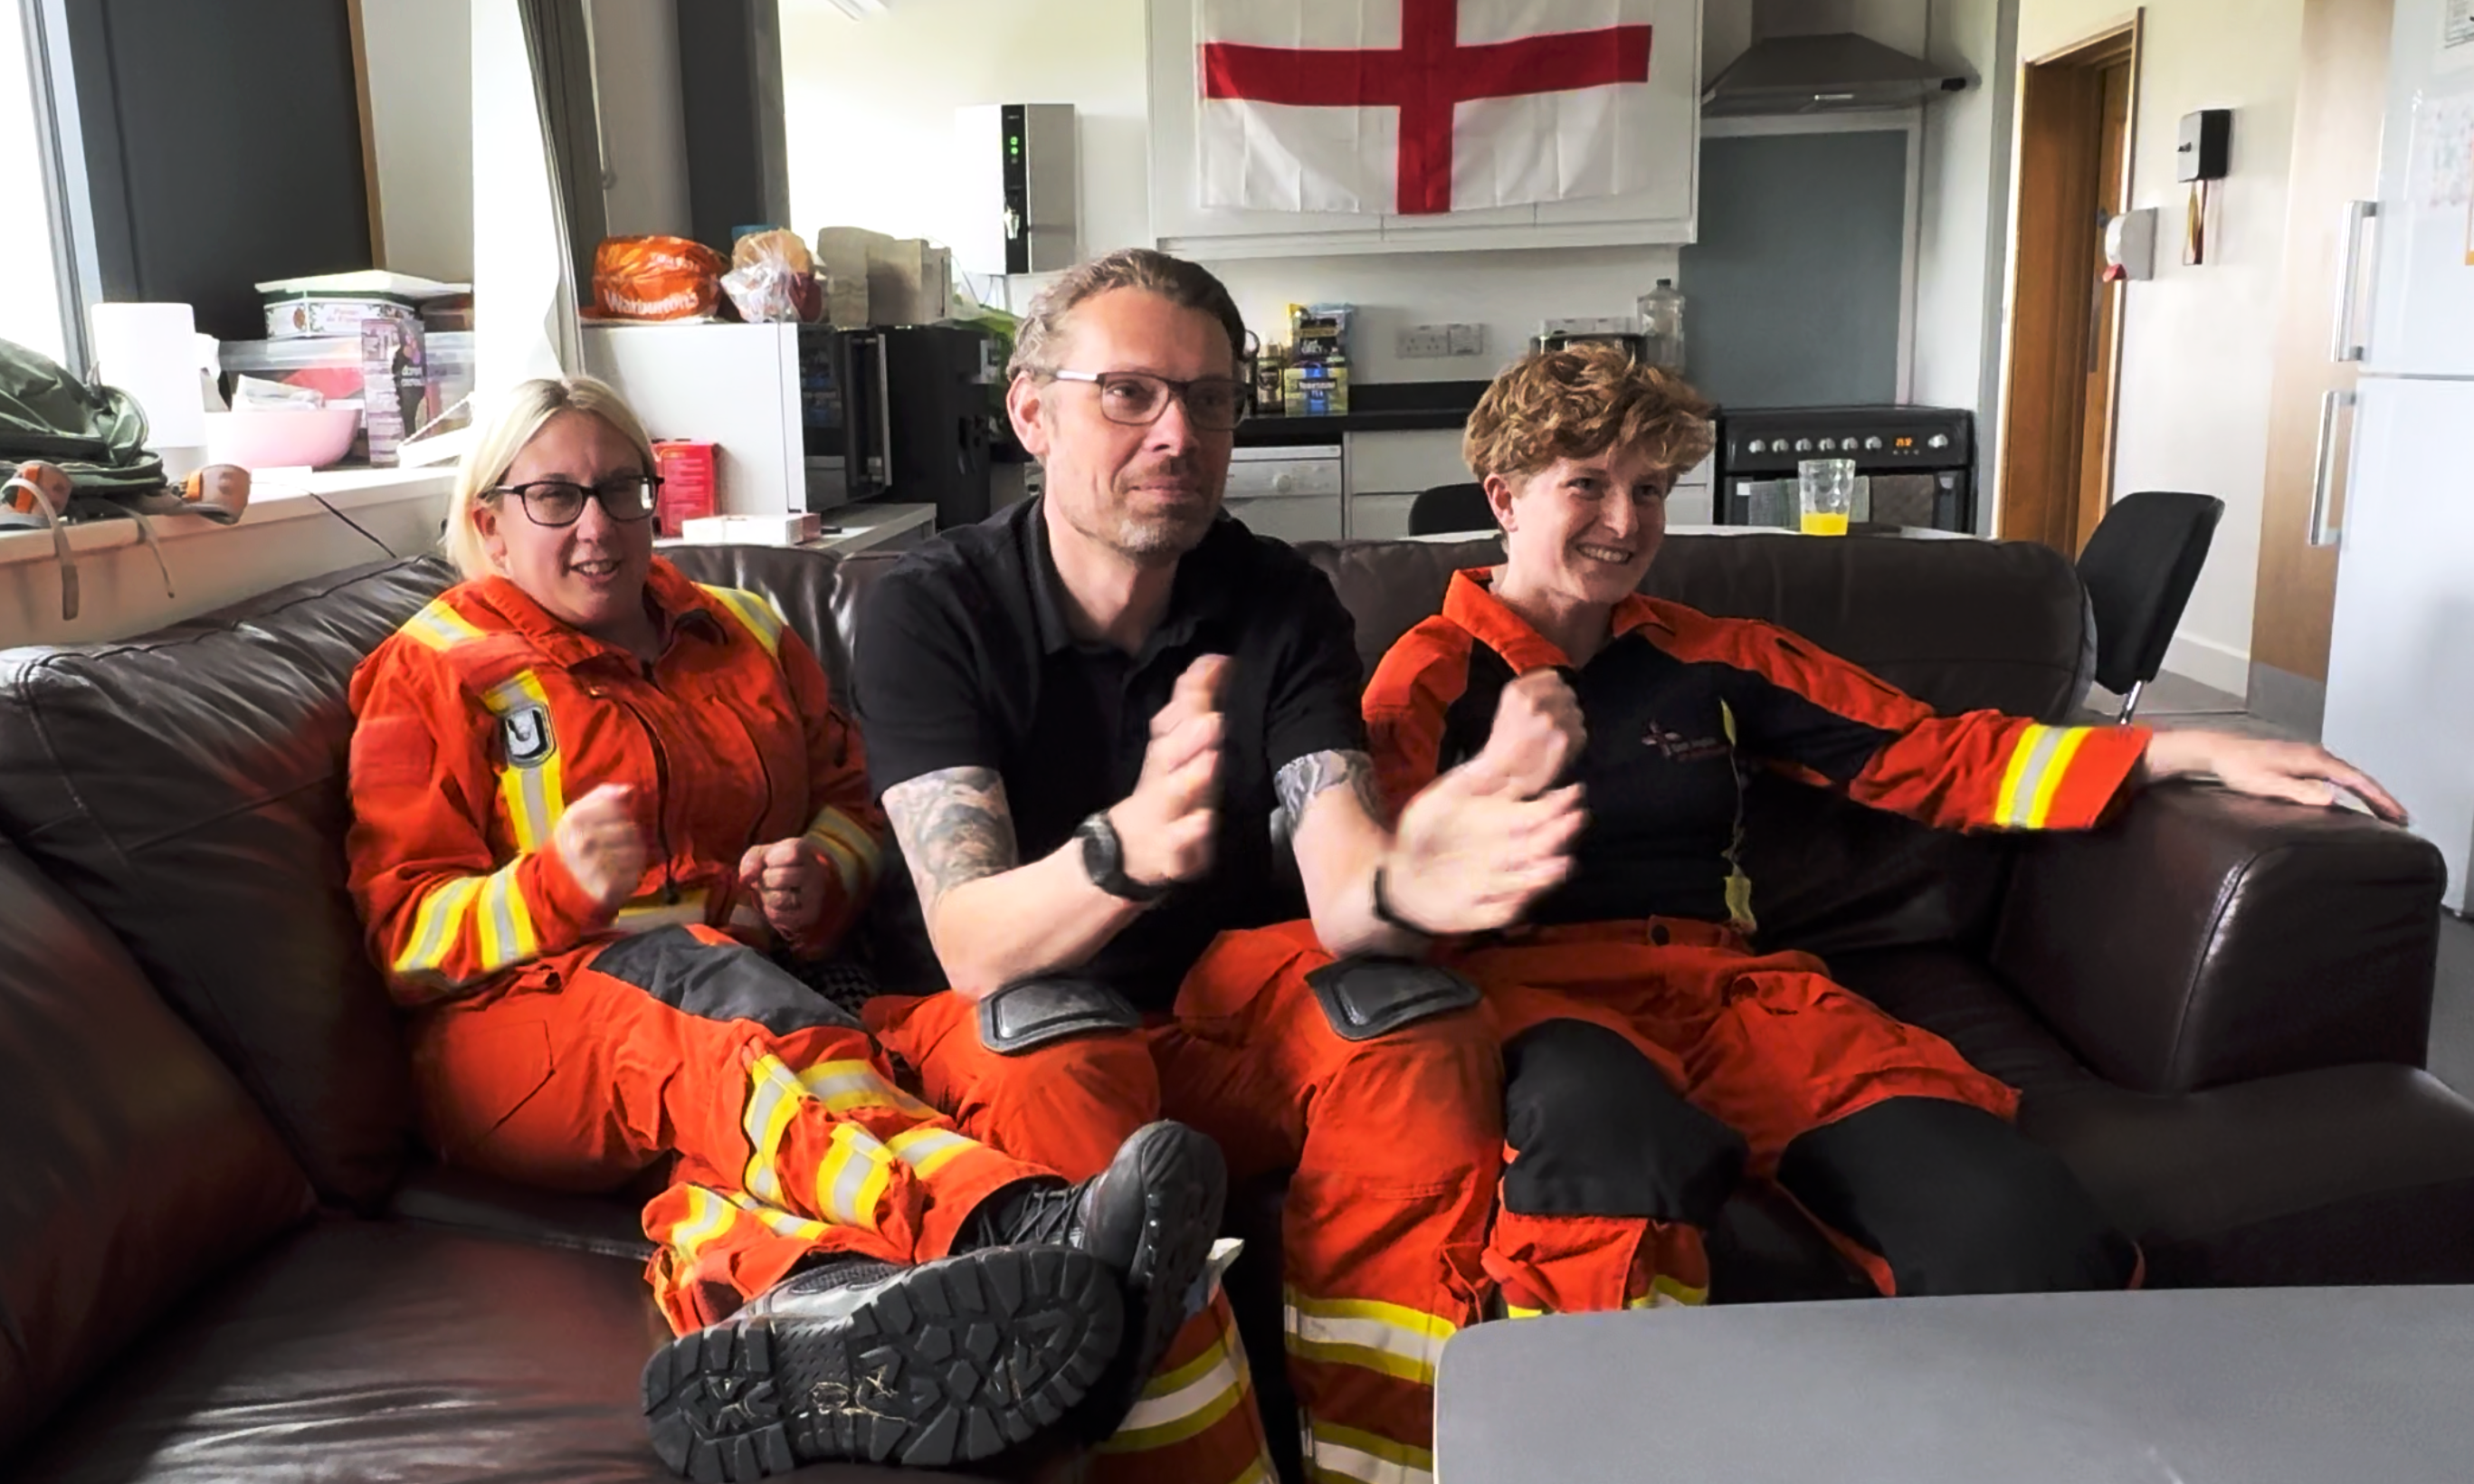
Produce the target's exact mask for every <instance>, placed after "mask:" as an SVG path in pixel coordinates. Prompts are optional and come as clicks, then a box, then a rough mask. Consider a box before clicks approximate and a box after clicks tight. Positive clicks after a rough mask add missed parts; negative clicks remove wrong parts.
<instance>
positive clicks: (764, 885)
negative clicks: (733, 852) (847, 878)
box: [739, 838, 842, 937]
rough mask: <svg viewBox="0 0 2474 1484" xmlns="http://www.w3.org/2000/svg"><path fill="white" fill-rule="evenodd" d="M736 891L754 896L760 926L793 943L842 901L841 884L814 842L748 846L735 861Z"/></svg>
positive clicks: (831, 866) (840, 880) (787, 841)
mask: <svg viewBox="0 0 2474 1484" xmlns="http://www.w3.org/2000/svg"><path fill="white" fill-rule="evenodd" d="M739 885H740V888H741V889H743V890H747V891H753V892H754V893H756V900H757V902H758V904H759V905H761V906H762V907H763V908H764V921H765V922H766V923H767V924H768V925H769V926H771V928H772V929H773V931H774V932H775V933H776V934H779V935H780V936H781V937H799V936H800V935H801V934H803V933H805V932H807V931H808V930H809V929H810V928H813V927H814V926H815V925H816V922H817V920H818V919H819V918H821V917H823V916H824V914H825V912H826V909H828V908H830V907H832V906H833V905H834V904H835V903H837V902H838V901H840V900H841V893H842V879H841V875H840V873H839V872H837V871H836V870H835V869H834V867H833V863H832V862H830V861H827V860H826V859H825V856H824V852H823V851H821V850H819V849H817V848H816V845H815V842H814V841H813V840H809V839H797V838H794V839H777V840H775V841H774V842H773V843H771V844H769V845H750V846H749V847H747V853H746V854H745V855H743V856H740V858H739Z"/></svg>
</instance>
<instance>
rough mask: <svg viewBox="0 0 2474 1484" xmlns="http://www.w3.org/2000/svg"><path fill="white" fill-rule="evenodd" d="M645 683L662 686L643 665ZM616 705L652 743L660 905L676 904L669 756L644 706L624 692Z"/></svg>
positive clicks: (654, 821) (657, 687)
mask: <svg viewBox="0 0 2474 1484" xmlns="http://www.w3.org/2000/svg"><path fill="white" fill-rule="evenodd" d="M644 684H646V685H648V686H651V687H652V688H653V689H654V690H655V691H656V692H658V691H660V690H661V689H662V685H661V682H660V681H658V680H656V679H654V678H653V667H652V666H650V665H646V666H644ZM618 704H620V705H622V706H624V707H626V708H627V714H628V715H629V716H631V717H634V718H636V724H637V725H638V726H641V727H643V729H644V741H645V742H649V743H651V744H652V748H653V839H654V842H655V843H656V844H658V845H659V846H660V847H661V850H662V905H663V906H665V907H675V906H677V905H678V900H679V884H678V880H677V877H676V874H675V872H674V868H673V865H672V862H671V857H670V755H669V753H668V752H667V750H666V749H665V748H664V747H663V746H662V734H661V733H660V731H658V730H656V729H655V727H654V726H653V723H652V722H651V720H649V719H648V718H646V717H645V716H644V711H643V707H641V706H638V705H637V704H636V703H635V702H634V701H631V700H629V699H627V698H626V697H625V696H623V695H622V696H620V697H618Z"/></svg>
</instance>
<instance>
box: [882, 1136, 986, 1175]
mask: <svg viewBox="0 0 2474 1484" xmlns="http://www.w3.org/2000/svg"><path fill="white" fill-rule="evenodd" d="M979 1147H980V1145H979V1142H978V1141H977V1140H975V1139H969V1138H965V1137H963V1136H962V1135H961V1134H958V1133H956V1132H955V1131H953V1130H951V1129H939V1128H935V1127H934V1126H933V1125H922V1126H920V1127H919V1128H916V1129H905V1130H903V1131H901V1132H900V1133H897V1134H895V1135H894V1136H893V1137H892V1138H890V1139H887V1140H886V1141H885V1148H887V1149H889V1150H891V1151H893V1157H894V1158H896V1159H899V1160H901V1161H902V1162H903V1163H904V1164H907V1165H909V1166H910V1168H912V1169H914V1170H916V1171H918V1172H919V1174H920V1175H921V1177H922V1178H925V1177H927V1176H931V1175H934V1174H935V1173H936V1172H937V1171H938V1170H941V1169H943V1168H944V1167H945V1166H947V1165H949V1164H951V1163H953V1162H954V1160H955V1158H956V1157H957V1156H959V1155H960V1154H961V1153H962V1151H964V1150H966V1149H977V1148H979Z"/></svg>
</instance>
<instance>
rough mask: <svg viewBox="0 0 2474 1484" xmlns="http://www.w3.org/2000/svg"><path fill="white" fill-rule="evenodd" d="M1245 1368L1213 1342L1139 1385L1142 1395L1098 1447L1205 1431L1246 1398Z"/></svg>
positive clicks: (1140, 1446)
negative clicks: (1168, 1370) (1188, 1359)
mask: <svg viewBox="0 0 2474 1484" xmlns="http://www.w3.org/2000/svg"><path fill="white" fill-rule="evenodd" d="M1247 1390H1248V1384H1247V1378H1246V1368H1245V1367H1244V1366H1242V1365H1239V1364H1238V1362H1237V1357H1236V1356H1234V1355H1232V1354H1230V1353H1229V1352H1228V1349H1227V1347H1226V1346H1225V1344H1223V1343H1221V1342H1220V1341H1218V1340H1214V1341H1213V1342H1212V1345H1211V1348H1210V1349H1208V1350H1204V1351H1203V1352H1202V1353H1201V1354H1200V1355H1198V1356H1196V1357H1195V1358H1194V1359H1193V1360H1192V1361H1190V1362H1188V1363H1187V1364H1185V1365H1182V1366H1179V1367H1177V1369H1176V1371H1174V1372H1171V1373H1170V1374H1169V1375H1162V1376H1159V1377H1157V1378H1155V1379H1153V1380H1152V1383H1151V1384H1150V1385H1148V1386H1146V1387H1144V1388H1143V1396H1142V1399H1141V1400H1139V1401H1137V1402H1135V1403H1134V1409H1133V1410H1132V1411H1130V1412H1128V1413H1127V1414H1126V1420H1125V1421H1124V1422H1122V1423H1118V1424H1117V1431H1116V1435H1115V1436H1113V1437H1111V1438H1110V1439H1109V1440H1108V1441H1107V1443H1106V1444H1104V1446H1103V1448H1104V1451H1106V1452H1110V1453H1134V1452H1142V1451H1146V1450H1148V1449H1151V1448H1168V1447H1171V1446H1173V1445H1175V1444H1178V1443H1182V1442H1184V1441H1185V1440H1186V1439H1188V1438H1191V1437H1195V1436H1197V1435H1199V1434H1201V1433H1203V1432H1206V1431H1209V1430H1210V1428H1211V1426H1212V1425H1213V1424H1214V1423H1218V1422H1219V1421H1220V1420H1221V1419H1222V1418H1224V1417H1226V1416H1227V1415H1228V1414H1229V1413H1231V1412H1233V1411H1235V1410H1237V1407H1238V1404H1239V1403H1240V1402H1242V1401H1244V1400H1245V1399H1246V1393H1247Z"/></svg>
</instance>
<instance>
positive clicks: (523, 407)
mask: <svg viewBox="0 0 2474 1484" xmlns="http://www.w3.org/2000/svg"><path fill="white" fill-rule="evenodd" d="M562 412H585V413H590V414H592V415H593V416H594V417H597V418H599V419H600V420H601V421H602V422H604V423H607V424H609V425H610V426H611V427H612V428H613V429H614V430H616V431H617V432H618V436H620V437H622V438H624V439H626V440H627V441H628V442H629V443H631V444H634V445H635V446H636V451H637V452H638V453H640V454H642V455H643V460H644V472H645V473H646V474H651V473H653V472H654V461H653V442H652V440H651V439H650V438H647V437H645V436H644V425H643V421H642V420H641V419H639V418H638V417H637V416H636V409H635V408H633V407H630V406H628V405H627V399H625V398H624V397H621V396H619V395H618V388H616V387H614V386H612V385H611V384H610V383H609V382H607V381H599V380H595V379H594V378H593V377H565V378H563V379H552V378H550V377H540V378H538V379H535V380H531V381H525V382H521V383H519V384H518V385H517V386H516V388H515V389H514V390H513V391H510V392H508V393H507V394H506V396H505V397H504V398H503V399H502V400H501V401H499V402H498V405H497V410H496V411H494V412H492V413H491V414H490V416H489V419H488V420H487V421H486V422H484V423H483V424H482V425H481V429H480V433H479V436H477V437H476V438H474V439H473V448H472V450H471V451H469V452H467V453H466V454H465V455H464V464H463V467H462V468H460V469H458V470H457V471H456V474H455V492H454V493H453V494H452V495H450V496H449V497H448V501H447V534H446V535H445V536H444V537H443V538H441V540H440V541H439V546H440V547H441V548H442V549H444V550H445V551H446V553H447V558H448V560H449V561H451V562H453V563H454V564H455V570H456V571H457V572H461V573H463V575H464V577H465V578H466V580H468V581H469V580H471V579H473V578H474V577H486V576H488V575H490V571H491V568H490V558H489V556H488V555H487V554H486V553H485V552H484V551H483V550H482V549H481V533H480V531H479V530H477V529H475V528H474V526H473V507H474V506H476V505H481V504H486V503H489V502H490V501H493V500H495V499H497V496H495V495H493V494H491V493H490V492H491V491H492V490H494V489H496V488H497V484H498V481H499V480H501V479H504V478H505V477H506V476H507V471H508V470H509V469H511V468H513V467H514V465H515V462H516V460H517V459H518V458H519V457H521V455H522V453H523V451H524V446H525V445H526V444H529V443H531V442H532V441H533V435H534V434H535V433H538V432H540V431H541V430H542V425H543V424H545V423H546V422H548V421H549V420H550V419H551V418H554V417H556V416H558V415H559V414H560V413H562Z"/></svg>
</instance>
